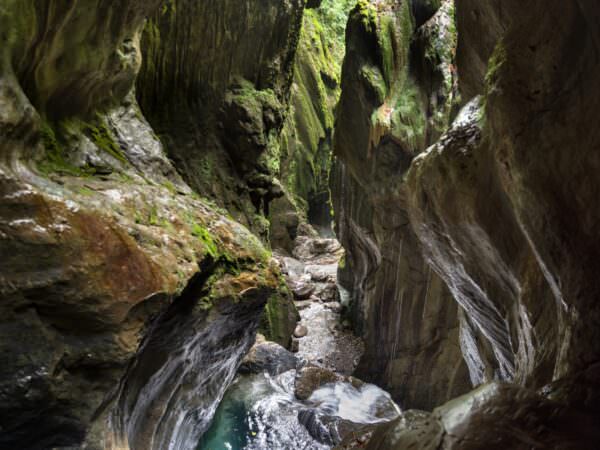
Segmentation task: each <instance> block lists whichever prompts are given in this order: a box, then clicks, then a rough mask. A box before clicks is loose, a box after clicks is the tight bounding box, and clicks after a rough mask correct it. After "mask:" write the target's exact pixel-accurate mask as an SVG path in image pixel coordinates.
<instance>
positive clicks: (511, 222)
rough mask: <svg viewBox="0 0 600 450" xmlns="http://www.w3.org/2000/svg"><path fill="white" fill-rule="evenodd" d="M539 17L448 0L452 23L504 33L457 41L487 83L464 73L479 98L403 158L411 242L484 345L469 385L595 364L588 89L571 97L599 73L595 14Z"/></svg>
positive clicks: (571, 11)
mask: <svg viewBox="0 0 600 450" xmlns="http://www.w3.org/2000/svg"><path fill="white" fill-rule="evenodd" d="M547 7H550V6H549V5H542V4H541V3H539V4H538V3H535V4H532V5H530V7H528V8H527V11H526V13H525V14H518V15H516V16H515V14H514V13H515V12H516V11H517V9H518V6H517V5H516V3H515V4H513V3H509V4H503V5H502V8H499V7H498V6H497V5H495V3H494V2H478V4H477V5H472V4H470V2H458V4H457V11H458V12H459V14H458V17H459V18H461V19H460V20H459V26H461V25H462V26H464V27H465V28H467V29H473V28H477V24H474V25H471V22H470V21H472V20H474V19H473V18H474V17H477V21H478V23H479V25H478V26H480V27H482V26H486V25H485V24H487V23H490V25H491V29H492V35H493V31H494V30H498V29H502V30H506V31H504V32H503V33H498V34H497V36H496V42H495V44H494V46H491V45H490V44H489V43H488V42H487V41H486V40H483V41H479V40H477V39H476V38H475V37H474V36H473V35H471V34H469V33H466V35H465V36H464V38H463V40H462V41H461V42H460V45H459V55H461V54H462V64H463V65H465V66H467V67H475V68H476V67H478V61H485V60H487V59H489V62H488V64H487V71H486V73H485V75H484V74H482V73H481V70H479V71H476V70H475V71H474V70H471V71H470V72H469V73H468V74H466V75H465V77H464V79H463V81H462V84H461V89H462V91H463V92H464V93H465V95H473V94H481V95H482V99H481V100H477V99H476V100H474V101H473V102H472V103H471V106H470V107H469V108H470V109H471V110H472V114H471V116H470V117H469V115H470V114H469V113H467V114H465V115H464V116H463V117H462V118H461V119H459V120H458V121H457V122H456V123H455V124H454V126H453V127H452V129H451V130H450V131H449V132H448V133H447V135H446V136H445V137H443V138H442V139H441V140H440V142H438V143H437V144H436V145H435V146H434V147H432V148H430V149H429V150H428V151H427V152H426V153H425V154H424V155H422V156H420V157H419V158H418V160H416V161H414V162H413V165H412V167H411V170H410V173H409V181H408V183H409V186H410V191H411V196H410V197H411V220H412V222H413V224H414V227H415V229H416V230H418V235H419V238H420V239H421V241H422V242H423V244H424V248H425V249H426V252H427V254H428V256H429V257H430V259H431V261H432V264H433V266H434V267H435V268H436V271H437V272H438V273H440V275H441V276H442V277H443V278H444V279H445V280H446V282H447V283H448V285H449V287H450V288H451V290H452V292H453V294H454V297H455V298H456V299H457V301H458V302H459V303H460V304H461V306H462V307H463V308H464V310H465V311H466V312H467V315H468V316H469V319H470V321H471V323H472V325H473V327H472V329H473V330H475V332H476V333H478V334H479V335H480V337H481V339H478V341H479V345H478V346H477V347H478V348H479V350H480V353H484V352H485V350H483V349H484V348H485V347H487V348H488V349H491V352H492V353H493V358H491V361H487V362H486V361H485V357H484V358H482V360H481V361H479V362H478V363H477V366H478V367H479V368H480V369H481V370H482V369H483V367H490V366H491V367H492V370H482V372H485V374H486V375H487V376H486V375H484V374H483V373H482V374H481V376H479V381H484V380H489V379H490V377H491V374H492V373H496V375H497V376H498V377H500V378H502V379H506V380H515V381H518V382H520V383H524V384H527V385H530V386H533V387H536V388H537V387H540V386H542V385H544V384H546V383H549V382H552V381H554V380H557V379H561V378H564V377H569V376H573V375H574V374H576V373H578V372H580V371H582V370H587V369H589V367H590V366H591V365H592V364H594V363H595V361H597V355H598V349H597V348H596V340H595V339H594V338H593V336H596V333H597V330H595V328H596V327H595V325H593V324H595V323H597V315H598V313H599V312H598V308H597V306H596V305H595V303H594V301H593V300H592V298H595V296H596V295H597V294H596V292H597V288H596V282H595V276H594V275H593V269H592V267H593V262H592V261H591V260H589V259H588V255H595V254H596V251H597V249H596V247H595V245H596V239H595V238H594V237H593V232H592V231H591V228H589V227H591V226H593V225H591V224H592V223H594V221H595V219H594V217H595V214H596V213H595V209H594V208H593V206H592V207H591V210H590V205H593V204H594V201H595V194H594V192H595V185H596V184H597V183H596V181H595V177H594V175H593V174H594V173H595V170H596V169H595V167H596V164H597V161H596V160H597V158H596V157H595V156H594V155H595V153H594V151H593V150H592V149H593V148H595V145H596V141H597V140H598V136H597V133H596V132H595V128H594V127H593V126H592V125H591V123H592V122H593V119H591V118H590V108H592V106H591V105H592V103H593V102H594V98H595V96H596V93H595V92H590V93H589V95H588V94H586V95H585V96H583V97H579V96H578V94H577V93H576V92H577V89H578V88H577V87H576V86H583V85H585V84H586V83H587V82H588V81H587V80H591V79H593V78H594V77H595V76H597V70H596V66H595V62H597V60H598V46H597V43H598V41H597V37H598V36H597V30H596V27H595V26H593V25H592V23H593V21H594V19H595V18H596V17H597V11H596V9H597V8H596V9H594V8H593V7H592V5H591V3H590V4H586V2H581V5H572V7H560V8H559V7H558V5H556V7H557V10H560V11H561V13H560V19H559V18H558V17H557V16H556V17H555V16H553V15H552V14H551V15H549V16H548V17H547V18H546V19H544V20H538V18H537V17H538V16H537V14H538V13H539V12H541V10H542V8H547ZM534 23H535V30H536V31H535V33H531V34H530V33H529V32H528V31H526V30H528V29H532V27H534ZM492 47H493V50H492ZM574 48H577V49H578V50H577V51H576V52H574V51H573V49H574ZM459 63H461V60H460V59H459ZM567 67H568V69H567ZM465 71H468V69H465ZM460 72H461V69H460V66H459V73H460ZM478 103H479V106H477V104H478ZM583 130H586V131H585V132H584V131H583ZM588 170H589V172H588ZM575 180H577V181H575ZM459 206H460V207H459ZM589 257H591V258H592V259H593V256H589ZM467 334H468V333H467ZM469 339H471V338H469ZM584 342H585V344H584ZM472 372H473V370H472Z"/></svg>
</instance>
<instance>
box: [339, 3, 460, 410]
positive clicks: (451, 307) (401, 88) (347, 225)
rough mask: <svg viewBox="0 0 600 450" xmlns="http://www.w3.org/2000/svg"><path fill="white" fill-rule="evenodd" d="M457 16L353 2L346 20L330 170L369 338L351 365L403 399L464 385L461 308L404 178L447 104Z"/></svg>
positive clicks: (420, 399)
mask: <svg viewBox="0 0 600 450" xmlns="http://www.w3.org/2000/svg"><path fill="white" fill-rule="evenodd" d="M412 6H415V5H412ZM415 8H416V7H415ZM432 8H433V12H432ZM428 11H429V12H428ZM413 12H414V13H415V16H413ZM417 13H418V14H417ZM453 20H454V19H453V5H452V2H443V6H442V7H441V8H439V5H438V7H433V6H432V5H431V4H428V5H421V7H419V8H416V9H414V8H413V7H411V4H410V3H409V2H377V5H376V6H375V5H370V4H368V2H359V4H358V5H357V6H356V7H355V8H354V10H353V11H352V12H351V15H350V20H349V23H348V30H347V42H346V45H347V53H346V58H345V60H344V66H343V72H342V95H341V98H340V104H339V107H338V112H337V126H336V132H335V141H334V151H335V155H336V157H337V160H336V162H335V164H334V170H333V181H332V197H333V201H334V207H335V211H336V220H337V224H336V225H337V232H338V238H339V239H340V241H341V242H342V244H343V246H344V248H345V249H346V258H345V265H343V267H342V268H341V271H340V276H339V279H340V282H341V285H342V287H343V288H345V289H346V290H347V291H348V295H349V297H350V298H349V302H350V310H351V312H350V315H351V319H352V322H353V324H354V327H355V330H356V331H358V332H359V333H361V334H362V336H363V337H364V339H365V345H366V349H365V354H364V355H363V358H362V360H361V363H360V366H359V368H358V372H357V376H359V377H361V378H363V379H365V380H367V381H370V382H375V383H378V384H380V385H381V386H384V387H385V388H386V389H387V390H389V391H390V392H391V393H392V394H393V396H394V398H395V399H397V400H398V401H399V402H400V404H401V406H403V407H418V408H432V407H434V406H436V405H437V404H439V403H440V402H443V401H445V400H448V399H450V398H452V397H453V396H456V395H459V394H461V393H464V392H466V391H467V390H468V389H469V387H470V384H469V379H468V374H467V369H466V365H465V363H464V361H463V359H462V356H461V351H460V347H459V325H458V324H459V321H458V309H457V306H456V304H455V302H454V301H453V299H452V297H451V294H450V292H449V291H448V290H447V288H446V286H445V285H444V283H443V281H442V280H441V279H440V278H439V277H438V276H437V275H436V273H435V272H434V271H433V270H432V269H431V268H430V267H429V266H428V265H427V263H426V261H425V259H424V258H423V256H422V250H421V247H420V243H419V240H418V238H417V236H416V234H415V232H414V230H413V228H412V226H411V224H410V223H409V217H408V206H409V203H408V195H407V191H406V186H405V184H404V178H405V175H406V172H407V170H408V169H409V167H410V164H411V161H412V160H413V159H414V157H415V156H416V155H417V154H418V153H419V152H421V151H423V150H424V149H425V147H426V145H428V143H430V142H432V141H433V140H435V139H437V137H439V135H440V133H441V132H442V131H443V128H444V127H445V126H446V124H447V123H448V120H449V117H450V114H451V110H452V108H453V104H454V101H455V100H454V95H455V91H456V88H455V74H454V72H453V69H452V65H451V63H452V58H453V49H454V47H455V45H456V44H455V39H456V36H455V34H454V25H453V24H454V22H453ZM417 24H419V25H420V26H419V27H417V26H416V25H417Z"/></svg>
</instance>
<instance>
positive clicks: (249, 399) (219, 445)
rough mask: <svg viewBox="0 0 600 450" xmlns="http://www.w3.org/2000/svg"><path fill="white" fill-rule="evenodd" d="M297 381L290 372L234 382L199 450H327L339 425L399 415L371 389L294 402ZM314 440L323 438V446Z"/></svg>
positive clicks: (339, 390) (331, 391)
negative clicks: (317, 437) (340, 423)
mask: <svg viewBox="0 0 600 450" xmlns="http://www.w3.org/2000/svg"><path fill="white" fill-rule="evenodd" d="M295 375H296V372H295V371H293V370H292V371H289V372H285V373H283V374H281V375H278V376H275V377H271V376H269V375H268V374H257V375H241V376H238V377H237V379H236V380H235V382H234V383H233V384H232V386H231V387H230V388H229V390H228V391H227V393H226V395H225V397H224V398H223V401H222V402H221V404H220V406H219V408H218V409H217V412H216V414H215V417H214V420H213V422H212V425H211V427H210V428H209V430H208V431H207V432H206V433H205V435H204V436H203V438H202V439H201V441H200V443H199V444H198V450H326V449H330V448H332V447H333V442H331V441H330V442H329V443H323V442H324V441H325V442H326V441H327V440H328V439H329V440H331V438H330V436H331V435H335V434H336V430H337V429H336V425H335V424H337V423H338V421H340V420H341V421H345V422H346V423H353V424H368V423H380V422H386V421H389V420H392V419H394V418H395V417H397V416H398V414H399V409H398V407H397V406H396V405H395V404H394V403H393V402H392V400H391V398H390V397H389V395H388V394H387V393H386V392H384V391H382V390H381V389H379V388H377V387H376V386H373V385H370V384H365V385H364V386H362V387H360V388H355V387H353V386H352V385H350V384H348V383H334V384H330V385H326V386H323V387H322V388H320V389H318V390H316V391H315V392H314V393H313V395H312V396H311V397H310V398H309V399H308V400H307V401H300V400H297V399H296V397H295V396H294V377H295ZM301 417H303V418H304V419H301ZM307 418H308V419H307ZM301 420H302V422H304V423H302V422H301ZM332 423H333V424H334V425H331V424H332ZM307 427H309V428H311V431H310V432H309V429H308V428H307ZM332 430H333V431H332ZM313 436H321V438H320V441H321V442H319V440H317V439H315V438H314V437H313ZM323 436H325V437H326V439H323Z"/></svg>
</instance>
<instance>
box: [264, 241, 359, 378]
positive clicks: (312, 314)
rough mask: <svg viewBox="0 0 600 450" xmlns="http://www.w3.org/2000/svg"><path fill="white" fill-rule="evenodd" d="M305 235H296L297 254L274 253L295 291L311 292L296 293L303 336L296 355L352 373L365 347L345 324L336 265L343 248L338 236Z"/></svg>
mask: <svg viewBox="0 0 600 450" xmlns="http://www.w3.org/2000/svg"><path fill="white" fill-rule="evenodd" d="M306 234H308V236H307V235H306ZM306 234H303V235H301V236H298V237H297V238H296V247H295V248H294V251H293V253H294V255H295V257H289V256H283V255H280V256H277V255H278V254H277V252H275V256H276V258H277V259H278V260H279V261H280V265H281V269H282V272H283V273H284V276H285V278H286V281H287V283H288V285H290V286H291V288H292V291H294V286H302V288H303V289H305V290H306V291H307V292H308V291H310V295H302V296H296V299H297V300H299V301H297V302H296V305H297V306H299V308H298V309H299V313H300V322H299V325H298V327H297V331H301V333H300V334H302V335H303V336H298V335H296V339H297V342H298V353H297V356H298V357H300V358H304V359H305V360H307V361H311V362H316V363H319V364H320V365H322V366H323V367H326V368H328V369H329V370H333V371H335V372H338V373H341V374H346V375H350V374H351V373H352V372H353V371H354V369H355V368H356V364H357V363H358V359H359V357H360V354H361V352H362V348H363V347H362V342H361V340H360V339H359V338H357V337H356V336H354V335H353V333H352V332H351V331H350V330H349V329H347V328H345V327H344V326H343V325H342V322H343V321H342V318H341V312H342V309H343V308H342V305H341V303H340V300H341V299H340V295H339V290H338V286H337V267H338V263H339V261H340V259H341V258H342V255H343V249H342V248H341V245H340V244H339V242H337V240H335V239H331V238H321V237H318V236H317V235H316V233H314V232H313V231H309V232H308V233H306ZM294 292H295V291H294Z"/></svg>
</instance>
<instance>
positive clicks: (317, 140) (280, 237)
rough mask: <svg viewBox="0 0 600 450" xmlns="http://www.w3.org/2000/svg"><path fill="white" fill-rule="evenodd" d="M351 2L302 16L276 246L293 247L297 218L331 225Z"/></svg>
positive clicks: (282, 154) (275, 218)
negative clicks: (334, 137)
mask: <svg viewBox="0 0 600 450" xmlns="http://www.w3.org/2000/svg"><path fill="white" fill-rule="evenodd" d="M353 3H354V2H353V1H350V0H344V1H334V0H324V1H323V2H322V3H321V5H320V7H319V9H317V10H307V11H305V14H304V19H303V23H302V31H301V34H300V41H299V44H298V52H297V54H296V58H295V64H294V78H293V84H292V90H291V97H290V111H289V113H288V117H287V120H286V122H285V124H284V127H283V130H282V133H281V139H280V148H279V158H280V168H279V172H278V176H279V179H280V180H281V181H282V184H283V186H284V188H285V198H282V199H280V200H277V201H276V202H275V204H274V205H273V209H272V212H271V222H272V224H271V234H272V236H274V237H275V238H276V239H277V240H276V241H273V243H274V245H276V246H279V247H281V248H284V249H286V250H288V251H291V249H292V246H293V240H294V237H295V228H293V227H290V226H289V225H290V216H291V215H295V217H296V219H295V222H296V223H297V224H298V223H301V222H303V221H306V220H311V221H312V222H313V223H315V224H317V225H321V226H326V227H330V224H331V220H332V217H331V215H330V207H329V186H328V183H329V172H330V168H331V139H332V135H333V126H334V110H335V107H336V105H337V101H338V98H339V94H340V75H341V62H342V58H343V55H344V35H345V25H346V20H347V17H348V12H349V10H350V9H351V8H352V6H353Z"/></svg>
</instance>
